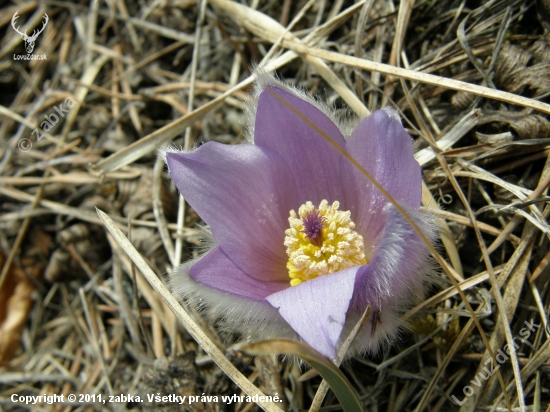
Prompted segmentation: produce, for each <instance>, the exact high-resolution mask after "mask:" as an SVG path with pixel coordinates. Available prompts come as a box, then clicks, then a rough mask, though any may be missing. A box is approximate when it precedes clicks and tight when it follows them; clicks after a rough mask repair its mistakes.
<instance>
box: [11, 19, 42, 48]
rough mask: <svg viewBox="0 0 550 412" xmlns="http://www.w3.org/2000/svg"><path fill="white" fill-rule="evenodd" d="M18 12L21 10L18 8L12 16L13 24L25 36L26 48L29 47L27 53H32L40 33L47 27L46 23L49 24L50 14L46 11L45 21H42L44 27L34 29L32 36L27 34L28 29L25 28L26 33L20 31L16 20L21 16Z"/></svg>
mask: <svg viewBox="0 0 550 412" xmlns="http://www.w3.org/2000/svg"><path fill="white" fill-rule="evenodd" d="M17 13H19V10H17V11H16V12H15V14H14V15H13V17H12V18H11V25H12V26H13V29H14V30H15V31H16V32H17V33H19V34H20V35H21V37H22V38H23V41H24V42H25V49H27V53H29V54H30V53H32V51H33V50H34V42H36V39H37V38H38V35H39V34H40V33H42V32H43V31H44V29H45V28H46V24H48V21H49V20H50V19H49V18H48V15H47V14H46V13H44V22H43V23H42V28H41V29H40V30H34V31H33V33H32V36H27V30H25V33H22V32H20V31H19V27H15V21H16V20H17V19H18V18H19V16H18V15H17Z"/></svg>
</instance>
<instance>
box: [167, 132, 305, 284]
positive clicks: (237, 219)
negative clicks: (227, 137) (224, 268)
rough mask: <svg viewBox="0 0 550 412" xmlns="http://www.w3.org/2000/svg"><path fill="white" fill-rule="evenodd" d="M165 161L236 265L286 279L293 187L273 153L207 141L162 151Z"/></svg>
mask: <svg viewBox="0 0 550 412" xmlns="http://www.w3.org/2000/svg"><path fill="white" fill-rule="evenodd" d="M166 161H167V163H168V168H169V169H170V174H171V175H172V178H173V179H174V182H175V183H176V186H177V187H178V189H179V191H180V192H181V193H182V195H183V196H184V197H185V199H186V200H187V201H188V202H189V204H190V205H191V207H193V209H195V211H196V212H197V213H198V214H199V216H200V217H201V218H202V219H203V220H204V221H205V222H206V223H207V224H208V225H210V228H211V230H212V234H213V235H214V238H215V239H216V241H217V242H218V244H219V245H220V246H221V247H222V249H223V251H224V252H225V254H226V255H227V256H228V257H229V258H230V259H231V260H232V261H233V262H234V263H235V264H236V265H237V266H238V267H239V268H240V269H241V270H243V271H244V272H245V273H247V274H248V275H249V276H252V277H254V278H256V279H261V280H265V281H278V280H281V281H282V280H288V271H287V269H286V262H287V255H286V251H285V246H284V238H285V229H287V228H288V212H289V211H290V209H292V208H296V204H297V203H296V201H295V200H294V199H295V197H296V189H295V186H294V180H293V178H292V176H291V175H290V173H289V172H288V170H287V169H286V165H285V163H284V161H282V160H281V158H280V157H279V156H278V155H277V154H275V153H273V152H270V151H269V150H264V149H261V148H259V147H257V146H254V145H239V146H227V145H222V144H219V143H215V142H208V143H206V144H204V145H202V146H201V147H199V148H198V149H197V150H195V151H194V152H191V153H186V154H182V153H167V154H166ZM298 205H299V203H298Z"/></svg>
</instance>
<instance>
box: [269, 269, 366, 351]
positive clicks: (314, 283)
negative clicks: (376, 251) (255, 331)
mask: <svg viewBox="0 0 550 412" xmlns="http://www.w3.org/2000/svg"><path fill="white" fill-rule="evenodd" d="M360 267H361V266H356V267H353V268H349V269H346V270H343V271H341V272H337V273H332V274H330V275H325V276H320V277H318V278H315V279H313V280H309V281H307V282H303V283H300V284H299V285H297V286H292V287H289V288H288V289H285V290H282V291H280V292H277V293H274V294H273V295H271V296H268V297H267V301H268V302H269V303H271V304H272V305H273V306H274V307H275V308H278V309H279V313H280V314H281V316H282V317H283V319H284V320H286V321H287V322H288V324H289V325H290V326H291V327H292V329H294V330H295V331H296V333H298V335H300V337H301V338H302V339H303V340H304V341H306V342H307V343H308V344H309V345H310V346H312V347H313V348H314V349H316V350H318V351H319V352H321V353H322V354H323V355H325V356H328V357H329V358H332V359H334V358H336V345H337V343H338V339H339V338H340V334H341V333H342V328H343V327H344V323H345V321H346V313H347V311H348V307H349V304H350V301H351V298H352V295H353V288H354V283H355V275H356V273H357V271H358V269H359V268H360Z"/></svg>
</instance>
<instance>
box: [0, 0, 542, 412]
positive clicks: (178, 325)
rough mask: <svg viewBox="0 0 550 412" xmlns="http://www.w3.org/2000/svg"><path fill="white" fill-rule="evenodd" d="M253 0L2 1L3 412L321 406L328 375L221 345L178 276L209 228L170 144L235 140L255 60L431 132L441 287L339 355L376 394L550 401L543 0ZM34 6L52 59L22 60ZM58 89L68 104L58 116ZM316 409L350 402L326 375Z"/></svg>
mask: <svg viewBox="0 0 550 412" xmlns="http://www.w3.org/2000/svg"><path fill="white" fill-rule="evenodd" d="M144 3H147V4H144ZM243 3H246V5H240V6H237V5H236V4H234V3H230V2H228V1H227V0H210V1H208V4H205V2H204V1H201V2H195V1H192V0H169V1H149V2H136V1H132V0H127V1H126V0H115V1H111V2H90V3H89V4H88V3H85V2H80V3H69V2H62V1H47V2H40V3H39V2H32V1H31V2H18V3H17V4H16V5H9V6H5V7H4V8H3V9H2V10H1V14H0V25H1V26H2V27H4V30H5V34H4V38H3V39H2V45H1V48H0V68H1V74H0V81H1V82H2V84H3V93H2V95H1V97H0V119H1V120H2V123H1V125H0V204H1V214H0V228H1V231H0V247H1V250H0V268H1V270H2V271H1V273H0V410H24V409H28V408H30V407H29V406H25V405H23V404H21V403H19V404H15V403H13V402H11V396H12V395H13V394H17V395H34V396H36V395H41V394H44V393H46V394H57V395H61V394H64V395H68V394H71V393H76V394H102V395H103V396H104V397H105V396H108V395H117V394H126V395H127V394H133V395H137V394H139V395H141V396H142V397H143V398H144V400H145V401H146V402H144V403H135V402H127V401H124V402H121V403H116V404H109V405H108V404H105V405H103V404H98V403H91V402H88V403H86V402H84V403H79V402H75V403H73V404H71V405H69V404H67V403H65V404H57V405H48V404H46V403H40V404H38V405H35V406H34V407H33V408H35V409H37V410H56V411H57V410H63V411H65V410H67V411H68V410H84V409H89V410H95V409H98V410H99V409H101V408H106V409H117V410H118V409H126V408H128V409H130V408H135V409H147V410H157V409H159V410H192V411H195V410H196V411H199V410H200V411H202V410H212V411H216V410H236V411H249V410H257V409H259V408H260V407H262V408H264V409H266V410H278V409H277V407H276V406H274V405H273V404H270V403H264V404H261V403H258V404H255V403H250V402H249V403H247V402H239V403H237V404H231V405H227V404H225V403H223V402H221V401H220V402H218V403H216V402H204V403H202V402H197V403H194V404H192V405H189V404H188V403H186V405H184V406H181V405H178V404H176V403H174V402H161V403H150V402H148V401H147V399H146V394H157V393H159V394H161V395H170V394H177V395H187V396H190V395H191V396H195V395H199V396H200V395H202V394H205V395H209V396H221V395H233V394H237V395H243V394H250V395H253V394H255V393H262V392H263V393H265V394H271V395H272V394H275V393H278V394H280V395H282V396H283V397H284V403H283V404H281V405H282V406H281V408H282V409H284V410H307V409H309V408H310V405H312V402H313V399H314V398H315V393H316V391H317V389H318V388H319V387H320V388H321V389H320V393H321V392H322V391H323V390H324V389H326V388H325V386H324V385H322V384H321V380H320V379H319V377H317V376H314V375H315V374H311V373H308V374H306V376H302V377H301V375H302V372H303V371H300V369H299V367H298V366H297V365H296V364H295V363H292V362H284V361H281V360H280V359H279V360H278V359H276V358H274V357H267V356H261V357H255V358H252V357H249V356H247V355H245V354H243V353H241V352H234V351H228V347H229V346H230V344H231V342H232V337H231V336H228V335H227V334H225V333H222V332H219V331H217V330H216V329H215V328H214V327H213V326H212V325H208V324H207V323H205V322H204V321H202V320H201V318H200V315H199V314H198V313H196V312H195V310H194V308H192V307H190V308H188V310H187V311H185V310H183V309H182V307H181V306H180V305H179V304H177V303H176V302H175V301H174V300H173V299H172V298H171V296H170V294H169V292H168V291H167V289H166V287H165V284H164V283H165V282H164V281H165V279H166V273H167V272H169V271H170V270H171V268H172V267H174V266H176V265H179V264H180V263H181V262H183V261H185V260H186V259H188V258H189V257H192V256H193V255H194V254H196V253H197V251H196V246H200V239H201V232H200V231H199V230H198V229H197V224H199V223H200V219H199V217H198V216H197V215H196V214H195V213H194V211H193V210H192V209H189V208H188V207H186V206H185V205H184V203H183V202H181V199H180V200H178V196H177V193H176V191H175V189H174V187H173V186H171V184H170V180H169V177H168V176H167V173H166V171H165V169H164V165H163V163H162V161H160V160H158V159H157V157H156V150H157V148H158V147H159V146H161V145H162V144H165V143H168V142H174V143H175V144H177V145H180V146H183V147H187V148H190V147H193V146H194V145H197V144H199V143H200V142H204V141H209V140H217V141H221V142H224V143H230V144H232V143H233V144H234V143H238V142H240V141H242V139H243V137H242V121H243V118H242V111H243V108H244V105H245V101H246V96H247V93H248V91H249V89H250V85H251V84H252V83H253V78H251V77H250V69H249V68H250V67H251V65H252V64H253V63H260V62H261V63H260V64H262V65H264V67H265V68H266V69H267V70H270V71H272V70H274V71H276V72H277V73H278V74H279V75H280V76H281V77H283V78H284V79H286V81H288V82H289V83H292V84H296V85H298V86H300V87H303V88H304V89H306V90H308V91H310V92H311V93H313V94H316V95H318V96H320V97H321V98H322V99H325V100H327V101H328V102H329V103H330V104H332V105H334V106H335V107H336V109H337V110H341V111H347V112H348V113H350V117H352V116H353V115H357V116H359V117H362V116H366V115H367V114H368V113H369V112H372V111H373V110H376V109H378V108H380V107H383V106H386V105H392V106H394V107H396V108H397V109H398V110H399V111H400V112H401V113H402V115H403V118H404V123H405V126H406V127H407V128H408V130H409V132H410V133H411V135H412V136H413V137H415V139H416V140H417V142H418V146H419V151H418V153H417V159H418V161H419V163H420V164H421V165H422V167H423V173H424V182H425V187H424V192H423V193H424V195H423V203H424V205H425V206H426V207H430V208H432V209H438V210H436V211H435V212H434V213H437V214H439V215H440V216H441V217H442V218H443V219H444V220H445V227H444V228H443V229H442V248H441V251H440V252H441V255H442V259H441V261H440V263H441V266H442V269H441V275H440V278H439V281H438V284H437V287H436V288H435V289H434V290H433V292H432V294H431V295H430V297H429V298H427V299H426V300H425V301H424V302H423V303H422V304H421V305H419V306H418V307H416V308H414V309H412V310H411V311H410V312H409V313H407V314H406V315H405V316H404V317H405V319H406V320H407V321H408V322H410V324H411V329H412V330H413V331H414V332H411V333H407V334H405V335H404V338H403V341H402V342H401V343H400V344H398V345H396V346H394V347H393V348H391V349H389V350H387V351H385V352H384V353H382V354H379V355H377V356H371V357H368V358H365V359H356V360H354V361H351V362H347V363H345V364H344V365H343V366H342V369H343V371H344V372H345V374H346V375H347V377H348V379H349V380H350V381H351V382H352V384H353V385H354V387H355V389H356V390H357V392H358V393H359V396H360V398H361V400H362V402H363V404H364V406H365V410H369V411H379V410H384V411H392V412H393V411H395V412H397V411H409V410H415V411H454V410H461V411H474V410H480V411H484V410H487V411H489V410H509V409H511V408H514V410H533V411H545V410H550V380H549V374H548V372H549V371H550V340H549V338H550V329H548V324H547V321H548V310H549V309H548V308H549V301H550V269H549V268H548V265H549V263H550V252H549V250H550V243H549V234H550V226H549V224H548V222H547V217H548V214H549V213H550V207H549V206H548V205H547V204H546V203H547V202H548V201H549V200H550V198H549V197H547V188H548V185H549V184H550V174H549V173H548V171H549V170H548V169H549V168H550V162H549V161H548V159H549V155H550V139H548V137H549V135H550V122H549V121H548V119H547V115H548V114H549V113H550V104H549V102H550V99H549V97H550V70H549V69H550V34H549V31H548V29H549V28H550V8H549V6H548V5H547V4H548V2H547V1H539V2H536V3H534V2H524V1H513V0H512V1H491V2H487V3H483V2H466V1H458V0H456V1H455V0H439V1H438V0H432V1H416V2H415V1H405V0H403V1H401V2H399V3H398V4H397V3H396V4H394V3H392V2H385V1H374V0H366V1H360V2H358V3H355V4H353V3H351V2H344V1H340V0H335V1H333V2H331V1H325V0H319V1H313V0H311V1H305V0H303V1H302V0H300V1H294V2H293V1H289V0H285V1H281V2H276V1H271V0H269V1H262V2H258V1H254V0H252V1H250V2H243ZM17 10H19V15H20V17H19V19H18V20H17V26H22V27H24V28H25V29H28V30H27V32H28V33H31V32H32V30H33V29H40V28H41V27H42V25H43V24H42V22H43V16H44V13H47V15H48V17H49V21H48V23H47V25H46V26H45V29H44V31H43V32H42V33H41V34H40V35H39V36H38V38H37V41H36V45H35V50H34V52H33V53H34V54H36V55H46V56H47V60H35V61H24V60H17V59H15V58H14V54H15V55H21V54H26V53H25V49H24V45H23V41H22V39H21V37H20V36H19V35H17V34H16V33H15V31H14V30H13V28H12V27H11V20H12V16H13V15H14V13H15V12H16V11H17ZM67 99H69V100H67ZM69 105H70V106H71V107H69ZM55 108H57V109H59V108H61V109H63V108H65V109H68V110H67V111H66V112H65V114H64V116H63V117H61V116H60V115H58V121H55V122H52V123H54V125H53V126H54V127H53V128H52V129H51V130H46V129H45V127H44V126H43V122H44V120H45V116H46V118H50V119H51V118H52V117H51V115H52V114H56V113H59V111H56V109H55ZM34 129H39V132H40V135H41V136H42V135H43V137H41V138H40V139H38V136H37V134H36V133H34V134H31V133H32V132H33V130H34ZM25 139H26V140H25ZM178 202H179V203H178ZM96 207H97V208H99V209H100V210H102V211H103V212H105V213H106V214H101V213H100V214H99V215H98V214H97V213H96V210H95V208H96ZM126 238H128V239H129V240H130V242H128V241H127V240H125V239H126ZM132 245H133V246H132ZM447 262H448V263H447ZM531 320H533V321H534V323H535V324H537V325H540V327H537V328H535V329H536V330H535V332H534V333H532V334H531V335H530V336H529V338H528V339H526V340H525V341H524V342H520V341H519V339H516V341H517V342H518V343H519V348H518V349H517V352H516V353H515V354H512V355H510V356H509V359H507V360H505V361H504V362H502V363H499V359H502V358H499V352H498V351H499V350H501V349H502V348H504V347H505V345H510V344H512V341H513V340H514V338H515V337H521V336H520V333H525V329H523V328H525V323H524V322H530V321H531ZM495 356H496V358H495ZM490 358H493V360H492V361H491V359H490ZM491 362H492V363H493V364H495V366H496V365H497V364H498V365H500V368H499V370H498V371H497V372H496V373H494V374H493V375H492V376H491V377H490V378H488V379H487V380H485V379H483V378H481V377H480V376H484V375H487V371H486V370H484V368H487V370H490V368H489V366H490V364H491ZM216 364H217V365H216ZM300 377H301V378H300ZM472 381H474V382H475V381H477V382H478V383H479V387H478V386H477V385H476V384H474V383H471V382H472ZM466 385H470V386H472V387H473V388H474V389H475V395H474V396H470V397H466V398H465V396H464V394H463V388H464V387H465V386H466ZM451 395H455V397H456V398H457V399H458V400H460V401H462V400H463V399H464V400H465V401H464V404H463V405H462V406H460V407H459V406H458V405H457V403H456V402H455V401H454V400H453V399H451V397H450V396H451ZM220 400H221V399H220ZM319 400H320V396H319V395H318V396H317V398H316V401H315V402H314V404H315V405H318V404H319V402H318V401H319ZM77 401H78V399H77ZM323 405H324V406H323V407H321V409H318V408H319V407H318V406H313V407H312V408H311V409H310V410H327V411H328V410H339V408H340V407H339V406H338V402H337V400H336V399H335V397H334V396H333V394H332V393H331V392H330V391H328V394H327V396H326V398H325V400H324V402H323Z"/></svg>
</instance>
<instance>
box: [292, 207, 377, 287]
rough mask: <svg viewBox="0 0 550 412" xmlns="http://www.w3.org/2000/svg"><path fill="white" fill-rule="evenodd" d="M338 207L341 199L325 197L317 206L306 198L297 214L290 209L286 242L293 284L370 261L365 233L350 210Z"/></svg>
mask: <svg viewBox="0 0 550 412" xmlns="http://www.w3.org/2000/svg"><path fill="white" fill-rule="evenodd" d="M339 207H340V203H339V202H334V203H333V204H332V205H329V203H328V202H327V201H326V200H323V201H321V203H320V204H319V208H317V209H316V208H315V207H314V206H313V203H311V202H306V203H305V204H303V205H302V206H300V209H298V214H296V212H295V211H294V210H291V211H290V217H289V218H288V222H289V223H290V229H287V230H286V231H285V234H286V236H285V246H286V253H287V255H288V262H287V264H286V267H287V269H288V276H289V277H290V284H291V286H296V285H299V284H300V283H302V282H305V281H308V280H311V279H315V278H316V277H318V276H323V275H328V274H330V273H334V272H339V271H341V270H344V269H347V268H350V267H353V266H358V265H364V264H366V263H367V259H366V258H365V245H364V243H363V237H362V236H361V235H360V234H359V233H357V232H356V231H355V223H353V221H352V220H351V212H350V211H349V210H346V211H342V210H338V208H339Z"/></svg>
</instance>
